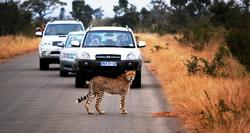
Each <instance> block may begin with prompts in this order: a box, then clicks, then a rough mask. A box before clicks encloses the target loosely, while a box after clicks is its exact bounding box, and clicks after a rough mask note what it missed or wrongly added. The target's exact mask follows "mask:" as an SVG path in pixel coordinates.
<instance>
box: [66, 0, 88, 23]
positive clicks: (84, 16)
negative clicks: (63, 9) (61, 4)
mask: <svg viewBox="0 0 250 133" xmlns="http://www.w3.org/2000/svg"><path fill="white" fill-rule="evenodd" d="M92 13H93V9H92V8H91V7H90V6H89V5H85V2H84V1H82V0H75V1H73V2H72V12H71V15H72V17H74V18H75V19H79V20H80V21H82V22H83V24H84V26H87V25H89V23H90V22H91V20H92Z"/></svg>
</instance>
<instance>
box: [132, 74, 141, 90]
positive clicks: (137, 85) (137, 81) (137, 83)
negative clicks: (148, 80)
mask: <svg viewBox="0 0 250 133" xmlns="http://www.w3.org/2000/svg"><path fill="white" fill-rule="evenodd" d="M132 88H141V70H139V71H136V75H135V79H134V81H133V83H132Z"/></svg>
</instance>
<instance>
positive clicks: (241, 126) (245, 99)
mask: <svg viewBox="0 0 250 133" xmlns="http://www.w3.org/2000/svg"><path fill="white" fill-rule="evenodd" d="M137 35H138V36H139V38H140V40H144V41H146V42H147V47H146V48H145V49H143V50H142V51H143V56H144V58H145V59H147V60H150V64H149V67H150V69H151V70H152V71H153V72H154V73H155V74H156V76H157V77H158V79H160V81H161V84H162V86H163V89H164V93H165V96H166V99H167V100H168V102H169V103H170V104H171V105H172V106H173V107H174V110H175V111H176V113H177V116H178V117H179V118H180V119H181V120H182V121H183V123H184V126H185V127H186V128H187V129H188V131H190V132H215V133H217V132H220V133H244V132H249V131H250V117H249V116H250V76H249V74H247V73H246V72H245V70H244V68H243V67H242V65H240V64H239V63H238V62H237V61H236V60H235V59H234V58H232V57H228V58H227V59H226V63H227V65H226V67H225V68H223V71H224V72H225V73H227V74H228V76H227V77H222V76H221V77H220V76H218V77H210V76H207V75H205V74H198V75H188V74H187V68H186V66H185V65H184V63H183V62H184V61H185V60H187V59H190V58H191V56H192V55H194V56H198V57H202V58H206V59H209V60H211V59H212V57H213V55H214V54H215V53H216V50H217V48H218V43H219V41H214V42H213V44H210V45H209V47H208V48H206V49H205V50H204V51H202V52H197V51H194V50H193V49H192V48H190V47H187V46H183V45H180V44H178V42H177V41H176V39H175V37H174V36H173V35H164V36H158V35H156V34H137ZM155 46H157V47H158V48H155ZM159 47H160V48H159ZM156 49H157V50H156Z"/></svg>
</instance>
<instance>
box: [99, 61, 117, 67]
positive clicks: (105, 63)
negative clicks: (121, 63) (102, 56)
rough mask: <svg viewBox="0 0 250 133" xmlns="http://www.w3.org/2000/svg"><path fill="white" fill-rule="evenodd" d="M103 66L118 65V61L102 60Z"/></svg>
mask: <svg viewBox="0 0 250 133" xmlns="http://www.w3.org/2000/svg"><path fill="white" fill-rule="evenodd" d="M101 66H117V62H111V61H102V62H101Z"/></svg>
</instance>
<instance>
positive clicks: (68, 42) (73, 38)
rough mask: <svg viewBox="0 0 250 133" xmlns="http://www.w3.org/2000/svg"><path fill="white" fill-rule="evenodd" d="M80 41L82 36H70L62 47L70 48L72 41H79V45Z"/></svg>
mask: <svg viewBox="0 0 250 133" xmlns="http://www.w3.org/2000/svg"><path fill="white" fill-rule="evenodd" d="M82 39H83V34H71V35H69V36H68V38H67V40H66V42H65V45H64V47H66V48H70V47H71V43H72V41H79V43H81V42H82Z"/></svg>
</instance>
